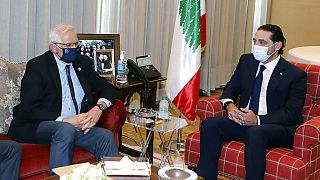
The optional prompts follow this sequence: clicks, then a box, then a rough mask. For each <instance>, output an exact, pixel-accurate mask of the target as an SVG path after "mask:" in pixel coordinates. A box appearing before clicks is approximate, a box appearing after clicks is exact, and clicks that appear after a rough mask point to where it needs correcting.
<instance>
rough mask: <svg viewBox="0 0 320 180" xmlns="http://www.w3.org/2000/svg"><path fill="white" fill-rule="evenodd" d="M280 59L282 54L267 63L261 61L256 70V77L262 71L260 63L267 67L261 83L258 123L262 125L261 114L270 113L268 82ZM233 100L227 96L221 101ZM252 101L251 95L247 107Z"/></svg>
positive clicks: (223, 102)
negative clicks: (268, 106)
mask: <svg viewBox="0 0 320 180" xmlns="http://www.w3.org/2000/svg"><path fill="white" fill-rule="evenodd" d="M279 60H280V55H279V56H278V57H277V58H276V59H274V60H273V61H271V62H269V63H267V64H263V63H261V62H260V63H259V66H258V69H257V72H256V77H257V76H258V74H259V71H260V65H263V66H265V67H266V69H265V70H264V71H263V73H262V74H263V80H262V85H261V91H260V98H259V109H258V114H257V115H258V116H257V117H258V125H260V118H259V115H266V114H268V108H267V89H268V84H269V80H270V77H271V75H272V72H273V70H274V68H275V67H276V65H277V64H278V62H279ZM230 101H232V102H233V100H232V99H229V98H225V99H221V100H220V102H221V103H222V104H225V103H227V102H230ZM250 101H251V97H250V100H249V102H248V104H247V106H246V108H247V109H248V108H249V105H250Z"/></svg>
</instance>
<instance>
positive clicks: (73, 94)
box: [66, 65, 78, 114]
mask: <svg viewBox="0 0 320 180" xmlns="http://www.w3.org/2000/svg"><path fill="white" fill-rule="evenodd" d="M66 74H67V78H68V85H69V88H70V93H71V98H72V101H73V105H74V108H75V109H76V114H78V104H77V101H76V96H75V93H74V88H73V83H72V79H71V76H70V65H66Z"/></svg>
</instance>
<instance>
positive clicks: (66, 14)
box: [0, 0, 97, 63]
mask: <svg viewBox="0 0 320 180" xmlns="http://www.w3.org/2000/svg"><path fill="white" fill-rule="evenodd" d="M0 4H1V5H0V27H1V28H0V42H1V44H2V47H1V48H0V56H3V57H5V58H6V59H8V60H9V61H11V62H13V63H16V62H26V61H27V60H29V59H30V58H33V57H35V56H38V55H40V54H42V53H43V52H44V51H46V50H48V42H49V31H50V29H51V28H52V27H54V26H55V25H56V24H59V23H67V24H71V25H73V26H74V27H75V28H76V30H77V32H79V33H95V32H96V21H95V19H96V16H97V12H96V9H97V2H96V1H86V0H47V1H41V0H38V1H32V0H0Z"/></svg>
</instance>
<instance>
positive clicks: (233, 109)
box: [226, 103, 242, 125]
mask: <svg viewBox="0 0 320 180" xmlns="http://www.w3.org/2000/svg"><path fill="white" fill-rule="evenodd" d="M226 109H227V111H228V117H229V119H231V120H232V121H234V122H235V123H237V124H240V125H242V124H241V122H240V121H241V119H242V117H241V116H240V115H239V113H238V111H240V110H239V109H238V107H237V106H236V105H234V104H233V103H229V104H228V106H227V107H226Z"/></svg>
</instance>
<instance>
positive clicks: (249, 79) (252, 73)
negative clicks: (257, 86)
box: [242, 56, 259, 106]
mask: <svg viewBox="0 0 320 180" xmlns="http://www.w3.org/2000/svg"><path fill="white" fill-rule="evenodd" d="M249 61H250V63H248V64H247V65H246V67H244V69H245V72H246V73H245V74H246V77H245V78H244V79H245V81H244V84H245V85H244V88H245V89H246V90H245V91H243V92H244V94H242V98H244V106H246V105H247V104H248V102H249V99H250V96H251V91H252V88H253V85H254V82H255V77H256V73H257V68H258V66H259V62H258V61H256V60H255V59H254V58H253V56H252V58H251V59H250V60H249Z"/></svg>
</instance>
